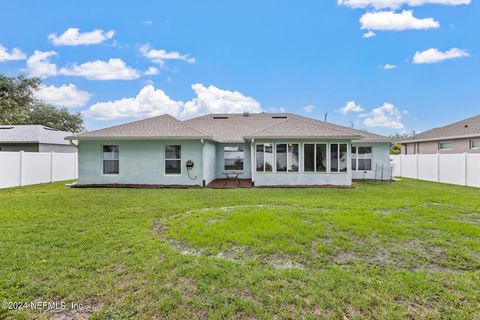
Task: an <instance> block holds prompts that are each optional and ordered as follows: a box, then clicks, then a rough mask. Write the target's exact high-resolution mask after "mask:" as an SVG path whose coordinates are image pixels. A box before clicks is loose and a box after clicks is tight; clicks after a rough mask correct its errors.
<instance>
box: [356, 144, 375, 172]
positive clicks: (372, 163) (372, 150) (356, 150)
mask: <svg viewBox="0 0 480 320" xmlns="http://www.w3.org/2000/svg"><path fill="white" fill-rule="evenodd" d="M359 147H361V148H363V147H365V148H370V149H371V150H372V152H371V158H370V160H372V162H371V165H372V166H371V169H370V170H358V148H359ZM352 148H355V154H356V157H355V170H352V171H354V172H365V171H367V172H370V171H373V147H372V146H354V145H352V146H351V148H350V152H351V149H352ZM352 157H353V153H352V154H351V156H350V159H353V158H352ZM351 166H352V163H351V161H350V167H351Z"/></svg>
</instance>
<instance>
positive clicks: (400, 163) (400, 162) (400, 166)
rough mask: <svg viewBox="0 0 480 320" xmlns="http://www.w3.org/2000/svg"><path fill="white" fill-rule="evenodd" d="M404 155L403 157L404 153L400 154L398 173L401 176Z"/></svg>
mask: <svg viewBox="0 0 480 320" xmlns="http://www.w3.org/2000/svg"><path fill="white" fill-rule="evenodd" d="M402 157H403V154H400V155H399V156H398V175H399V176H400V177H401V176H402Z"/></svg>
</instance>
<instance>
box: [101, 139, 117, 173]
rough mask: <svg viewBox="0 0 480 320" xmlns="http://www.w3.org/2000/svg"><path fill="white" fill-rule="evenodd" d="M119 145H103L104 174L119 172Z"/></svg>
mask: <svg viewBox="0 0 480 320" xmlns="http://www.w3.org/2000/svg"><path fill="white" fill-rule="evenodd" d="M119 162H120V160H119V149H118V146H103V174H119V168H120V163H119Z"/></svg>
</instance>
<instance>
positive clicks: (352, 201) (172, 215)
mask: <svg viewBox="0 0 480 320" xmlns="http://www.w3.org/2000/svg"><path fill="white" fill-rule="evenodd" d="M479 199H480V190H478V189H473V188H464V187H458V186H449V185H442V184H434V183H428V182H420V181H413V180H404V181H402V182H397V183H394V184H384V185H379V184H375V183H366V184H357V185H355V188H353V189H263V188H262V189H231V190H212V189H190V190H172V189H155V190H137V189H134V190H131V189H69V188H66V187H64V186H63V184H61V183H56V184H50V185H41V186H31V187H24V188H16V189H8V190H1V191H0V203H1V205H0V222H1V223H0V261H1V263H0V302H3V301H21V302H30V301H63V302H66V303H67V304H69V303H71V302H74V303H80V304H82V305H84V306H86V307H88V309H87V310H85V309H84V310H80V311H79V310H63V311H56V312H52V311H40V310H5V309H0V318H2V319H3V318H7V319H8V318H11V319H22V318H24V319H30V318H38V319H49V318H51V319H76V318H80V317H84V318H86V317H90V318H91V319H128V318H132V319H137V318H157V319H161V318H170V319H179V318H260V319H271V318H325V319H337V318H342V317H345V318H348V319H351V318H369V319H371V318H376V319H397V318H416V319H418V318H419V319H421V318H425V319H432V318H434V319H435V318H437V319H440V318H441V319H448V318H451V319H453V318H455V319H473V318H480V311H479V307H478V306H479V304H480V289H479V285H478V284H479V283H480V200H479Z"/></svg>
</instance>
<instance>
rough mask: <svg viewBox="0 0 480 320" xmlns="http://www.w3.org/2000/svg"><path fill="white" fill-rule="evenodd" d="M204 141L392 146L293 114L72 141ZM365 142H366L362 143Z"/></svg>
mask: <svg viewBox="0 0 480 320" xmlns="http://www.w3.org/2000/svg"><path fill="white" fill-rule="evenodd" d="M173 137H174V138H183V139H188V138H196V139H199V138H204V139H211V140H215V141H218V142H224V143H239V142H244V140H245V139H251V138H256V139H259V138H317V137H318V138H325V137H329V138H347V139H353V140H361V139H365V141H378V142H389V141H390V140H389V139H388V138H387V137H384V136H380V135H376V134H372V133H368V132H364V131H360V130H355V129H352V128H347V127H343V126H339V125H336V124H332V123H329V122H325V121H319V120H315V119H311V118H306V117H302V116H298V115H295V114H291V113H243V114H238V113H235V114H208V115H205V116H200V117H197V118H193V119H189V120H185V121H180V120H177V119H175V118H174V117H172V116H169V115H163V116H159V117H154V118H150V119H146V120H140V121H135V122H131V123H128V124H124V125H119V126H115V127H111V128H107V129H101V130H96V131H92V132H88V133H82V134H79V135H76V136H73V137H70V138H71V139H79V140H83V139H101V138H120V139H138V138H146V139H148V138H152V139H153V138H173ZM362 141H363V140H362Z"/></svg>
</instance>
